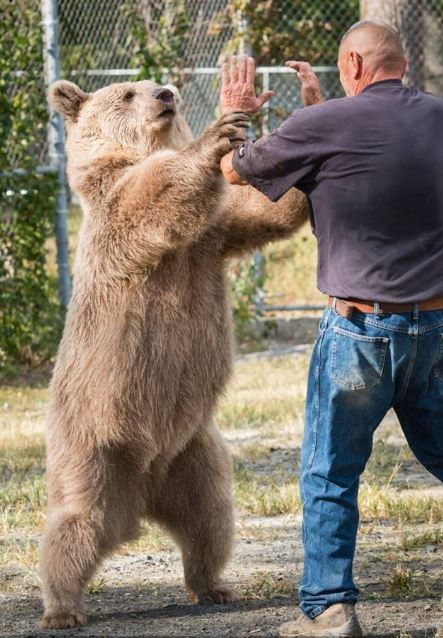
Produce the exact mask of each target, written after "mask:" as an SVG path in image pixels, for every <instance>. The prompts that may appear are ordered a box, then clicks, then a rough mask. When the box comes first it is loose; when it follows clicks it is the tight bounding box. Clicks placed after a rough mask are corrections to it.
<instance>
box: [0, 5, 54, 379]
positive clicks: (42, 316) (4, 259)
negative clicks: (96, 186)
mask: <svg viewBox="0 0 443 638" xmlns="http://www.w3.org/2000/svg"><path fill="white" fill-rule="evenodd" d="M7 5H8V6H7V8H2V9H0V60H1V64H2V74H1V77H0V226H1V229H2V230H1V234H0V371H2V372H3V373H4V372H5V370H6V371H8V369H10V368H11V367H12V366H14V365H16V364H22V363H26V364H36V363H40V362H41V361H43V360H45V359H48V358H49V357H51V355H52V354H53V352H54V350H55V347H56V343H57V341H58V338H59V335H60V325H61V318H60V309H59V306H58V304H57V301H56V299H55V284H54V282H53V281H51V279H50V277H49V276H48V273H47V271H46V268H45V265H46V250H45V243H46V239H47V238H48V236H49V235H50V234H51V233H52V228H53V215H54V207H55V195H56V190H57V180H56V176H55V175H52V174H45V175H43V174H39V173H38V172H37V170H36V169H37V166H38V164H39V163H40V161H39V160H40V158H39V154H41V153H40V151H41V149H42V148H44V139H45V136H46V125H47V119H48V114H47V110H46V99H45V94H44V86H43V83H42V77H43V58H42V55H43V43H42V33H41V14H40V4H39V2H37V1H34V2H33V1H32V0H21V1H20V2H16V3H12V2H8V3H7Z"/></svg>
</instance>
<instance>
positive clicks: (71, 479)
mask: <svg viewBox="0 0 443 638" xmlns="http://www.w3.org/2000/svg"><path fill="white" fill-rule="evenodd" d="M111 456H112V458H110V457H111ZM128 468H131V465H130V464H128V461H127V459H126V460H125V458H124V455H122V454H119V453H118V452H117V451H115V452H114V454H110V455H108V456H107V458H105V455H103V454H100V455H99V454H98V455H97V457H96V458H95V459H92V458H90V459H89V461H85V462H84V463H83V464H81V465H79V466H77V467H76V468H75V470H74V469H73V468H72V466H71V468H69V463H67V464H66V467H65V468H63V470H62V471H60V470H59V471H58V473H57V475H56V476H55V475H54V474H53V475H52V476H50V477H49V478H50V480H49V484H50V485H49V487H50V492H54V491H57V490H59V489H60V485H65V486H67V489H66V488H65V490H62V491H64V492H65V496H64V499H63V500H57V501H55V499H51V498H50V499H49V502H50V503H51V502H52V504H53V507H52V508H51V509H50V510H49V512H48V523H47V527H46V530H45V532H44V535H43V540H42V545H41V549H40V566H39V570H40V574H41V580H42V592H43V602H44V607H45V611H44V614H43V617H42V620H41V623H40V626H41V627H42V628H48V629H64V628H69V627H75V626H77V625H84V624H85V622H86V616H85V613H84V610H83V590H84V588H85V586H86V584H87V582H88V581H89V579H90V578H91V577H92V575H93V573H94V572H95V570H96V568H97V566H98V565H99V563H100V562H101V559H102V558H103V557H104V556H105V555H106V554H108V553H109V552H110V551H111V550H112V549H113V548H115V547H116V546H117V545H118V544H119V543H121V542H123V541H125V540H129V538H134V536H136V534H137V531H138V521H139V519H140V516H141V514H142V510H143V508H144V506H145V498H144V493H142V485H141V481H140V478H139V477H138V476H137V474H136V472H135V471H134V472H131V471H130V470H129V469H128ZM67 490H69V493H66V492H67Z"/></svg>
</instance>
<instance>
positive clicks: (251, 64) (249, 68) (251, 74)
mask: <svg viewBox="0 0 443 638" xmlns="http://www.w3.org/2000/svg"><path fill="white" fill-rule="evenodd" d="M254 80H255V60H254V58H248V61H247V64H246V82H247V83H248V84H254Z"/></svg>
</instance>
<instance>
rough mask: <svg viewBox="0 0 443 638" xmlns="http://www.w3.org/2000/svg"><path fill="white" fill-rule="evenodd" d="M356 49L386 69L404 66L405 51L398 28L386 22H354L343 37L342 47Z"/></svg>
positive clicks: (396, 68)
mask: <svg viewBox="0 0 443 638" xmlns="http://www.w3.org/2000/svg"><path fill="white" fill-rule="evenodd" d="M342 47H343V49H345V50H348V51H349V50H350V49H356V50H357V52H358V53H360V55H361V56H362V57H363V59H364V60H367V61H368V62H371V66H372V65H374V66H376V67H377V68H382V69H384V70H385V71H397V70H401V69H402V67H403V63H404V59H405V52H404V49H403V44H402V41H401V39H400V34H399V32H398V31H397V29H394V27H392V26H391V25H390V24H387V23H386V22H376V21H371V20H363V21H362V22H357V23H356V24H353V25H352V27H351V28H350V29H348V30H347V31H346V33H345V34H344V36H343V37H342V39H341V43H340V49H342Z"/></svg>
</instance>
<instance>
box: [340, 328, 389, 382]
mask: <svg viewBox="0 0 443 638" xmlns="http://www.w3.org/2000/svg"><path fill="white" fill-rule="evenodd" d="M333 332H334V334H333V340H332V357H331V377H332V379H334V381H336V382H337V383H339V384H340V385H342V386H344V387H345V388H347V389H349V390H363V389H364V388H370V387H372V386H374V385H377V384H378V383H380V381H381V377H382V374H383V368H384V364H385V359H386V353H387V351H388V346H389V339H388V337H370V336H368V335H361V334H357V333H354V332H350V331H349V330H343V329H342V328H337V327H334V328H333Z"/></svg>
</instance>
